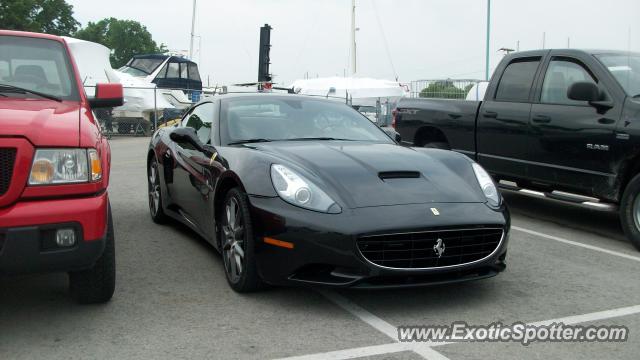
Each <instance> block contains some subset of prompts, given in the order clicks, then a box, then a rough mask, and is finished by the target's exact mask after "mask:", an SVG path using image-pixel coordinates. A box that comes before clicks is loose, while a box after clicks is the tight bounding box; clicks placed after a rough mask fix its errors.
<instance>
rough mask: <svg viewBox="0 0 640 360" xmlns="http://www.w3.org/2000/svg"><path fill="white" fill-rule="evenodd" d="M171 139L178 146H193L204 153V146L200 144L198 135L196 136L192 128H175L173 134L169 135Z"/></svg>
mask: <svg viewBox="0 0 640 360" xmlns="http://www.w3.org/2000/svg"><path fill="white" fill-rule="evenodd" d="M169 138H170V139H171V140H172V141H173V142H175V143H176V144H178V145H185V144H189V145H191V146H193V147H194V148H195V149H196V150H198V151H201V152H204V144H202V142H200V139H199V138H198V134H196V130H195V129H194V128H190V127H179V128H175V129H174V130H173V131H172V132H171V134H169Z"/></svg>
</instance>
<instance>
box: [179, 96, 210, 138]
mask: <svg viewBox="0 0 640 360" xmlns="http://www.w3.org/2000/svg"><path fill="white" fill-rule="evenodd" d="M213 111H214V105H213V104H212V103H205V104H202V105H200V106H198V107H196V108H195V109H193V111H191V113H190V114H189V115H187V117H186V118H185V119H184V121H183V123H182V126H184V127H190V128H194V129H195V130H196V133H197V134H198V138H199V139H200V141H201V142H202V143H203V144H208V143H209V142H210V141H211V124H212V121H213V114H214V113H213Z"/></svg>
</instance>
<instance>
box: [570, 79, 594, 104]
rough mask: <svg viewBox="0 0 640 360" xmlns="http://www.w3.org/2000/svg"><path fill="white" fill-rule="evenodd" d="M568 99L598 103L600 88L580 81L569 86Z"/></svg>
mask: <svg viewBox="0 0 640 360" xmlns="http://www.w3.org/2000/svg"><path fill="white" fill-rule="evenodd" d="M567 97H568V98H569V99H571V100H576V101H588V102H592V101H598V100H600V90H598V86H597V85H596V84H594V83H592V82H588V81H579V82H575V83H573V84H571V86H569V90H567Z"/></svg>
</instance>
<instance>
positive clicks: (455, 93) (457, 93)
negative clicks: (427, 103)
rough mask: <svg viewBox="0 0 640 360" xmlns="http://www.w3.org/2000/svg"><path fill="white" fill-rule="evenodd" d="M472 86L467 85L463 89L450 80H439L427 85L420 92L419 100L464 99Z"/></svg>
mask: <svg viewBox="0 0 640 360" xmlns="http://www.w3.org/2000/svg"><path fill="white" fill-rule="evenodd" d="M472 87H473V84H469V85H467V86H465V87H464V88H459V87H457V86H456V85H455V84H454V83H453V81H451V80H439V81H434V82H432V83H430V84H429V86H427V87H426V88H424V89H422V91H420V97H421V98H440V99H464V98H466V97H467V94H468V93H469V90H471V88H472Z"/></svg>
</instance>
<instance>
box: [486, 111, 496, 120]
mask: <svg viewBox="0 0 640 360" xmlns="http://www.w3.org/2000/svg"><path fill="white" fill-rule="evenodd" d="M484 117H486V118H489V119H496V118H498V113H497V112H495V111H485V112H484Z"/></svg>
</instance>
